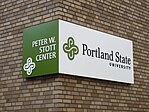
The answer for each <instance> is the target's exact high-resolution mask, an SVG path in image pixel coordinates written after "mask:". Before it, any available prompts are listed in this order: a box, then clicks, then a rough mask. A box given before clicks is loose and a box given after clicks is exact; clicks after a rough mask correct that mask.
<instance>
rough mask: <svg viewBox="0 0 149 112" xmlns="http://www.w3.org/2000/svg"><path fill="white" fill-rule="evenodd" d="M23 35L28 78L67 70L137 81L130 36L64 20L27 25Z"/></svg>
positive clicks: (96, 76)
mask: <svg viewBox="0 0 149 112" xmlns="http://www.w3.org/2000/svg"><path fill="white" fill-rule="evenodd" d="M23 39H24V40H23V73H24V74H23V76H24V78H27V77H34V76H41V75H48V74H53V73H63V74H69V75H77V76H84V77H91V78H97V79H104V80H111V81H118V82H124V83H134V77H133V45H132V41H130V40H126V39H123V38H120V37H116V36H113V35H110V34H106V33H103V32H99V31H96V30H92V29H89V28H86V27H83V26H79V25H76V24H72V23H69V22H65V21H62V20H56V21H52V22H48V23H44V24H41V25H37V26H33V27H31V28H27V29H25V30H24V36H23ZM26 46H27V47H26ZM24 50H25V52H24Z"/></svg>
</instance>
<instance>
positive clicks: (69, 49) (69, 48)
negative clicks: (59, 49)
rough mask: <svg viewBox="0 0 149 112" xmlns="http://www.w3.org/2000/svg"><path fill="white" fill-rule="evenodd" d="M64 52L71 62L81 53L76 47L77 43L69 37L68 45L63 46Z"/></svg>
mask: <svg viewBox="0 0 149 112" xmlns="http://www.w3.org/2000/svg"><path fill="white" fill-rule="evenodd" d="M63 50H64V52H65V53H67V56H68V58H69V59H70V60H73V59H74V57H75V55H77V54H78V53H79V48H78V46H76V45H75V41H74V39H73V38H72V37H69V38H68V40H67V43H65V44H64V45H63Z"/></svg>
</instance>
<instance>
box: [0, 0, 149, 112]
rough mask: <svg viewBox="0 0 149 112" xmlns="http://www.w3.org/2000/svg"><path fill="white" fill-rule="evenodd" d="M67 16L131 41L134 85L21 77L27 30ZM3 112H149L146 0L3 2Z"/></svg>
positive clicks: (0, 73) (0, 76)
mask: <svg viewBox="0 0 149 112" xmlns="http://www.w3.org/2000/svg"><path fill="white" fill-rule="evenodd" d="M54 19H63V20H66V21H69V22H72V23H76V24H79V25H82V26H85V27H88V28H92V29H95V30H99V31H102V32H106V33H109V34H112V35H116V36H120V37H122V38H126V39H129V40H132V41H133V45H134V46H133V51H134V54H133V55H134V79H135V83H134V84H133V85H129V84H124V83H117V82H112V81H104V80H97V79H91V78H83V77H77V76H72V75H65V74H54V75H50V76H45V77H37V78H32V79H28V80H26V79H25V80H23V79H22V43H23V41H22V36H23V33H22V31H23V29H24V28H26V27H29V26H32V25H37V24H40V23H43V22H47V21H50V20H54ZM0 111H1V112H149V1H148V0H142V1H141V0H133V1H132V0H117V1H116V0H1V1H0Z"/></svg>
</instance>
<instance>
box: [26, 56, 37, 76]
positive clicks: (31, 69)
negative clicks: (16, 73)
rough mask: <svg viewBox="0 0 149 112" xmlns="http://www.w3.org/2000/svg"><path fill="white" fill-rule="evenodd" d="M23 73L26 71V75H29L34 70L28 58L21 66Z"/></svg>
mask: <svg viewBox="0 0 149 112" xmlns="http://www.w3.org/2000/svg"><path fill="white" fill-rule="evenodd" d="M23 68H24V71H26V73H27V75H31V74H32V71H33V70H34V69H35V63H34V62H32V58H30V57H29V58H28V59H27V62H26V64H24V66H23Z"/></svg>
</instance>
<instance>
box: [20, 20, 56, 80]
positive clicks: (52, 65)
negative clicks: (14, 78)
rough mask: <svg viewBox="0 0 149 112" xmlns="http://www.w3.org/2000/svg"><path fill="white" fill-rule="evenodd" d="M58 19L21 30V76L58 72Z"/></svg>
mask: <svg viewBox="0 0 149 112" xmlns="http://www.w3.org/2000/svg"><path fill="white" fill-rule="evenodd" d="M58 53H59V52H58V20H57V21H51V22H47V23H43V24H40V25H37V26H32V27H29V28H26V29H24V31H23V72H22V74H23V78H28V77H35V76H42V75H48V74H54V73H58V56H59V55H58Z"/></svg>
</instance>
